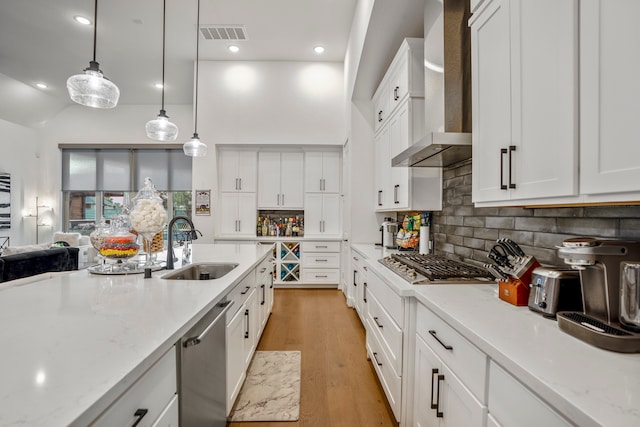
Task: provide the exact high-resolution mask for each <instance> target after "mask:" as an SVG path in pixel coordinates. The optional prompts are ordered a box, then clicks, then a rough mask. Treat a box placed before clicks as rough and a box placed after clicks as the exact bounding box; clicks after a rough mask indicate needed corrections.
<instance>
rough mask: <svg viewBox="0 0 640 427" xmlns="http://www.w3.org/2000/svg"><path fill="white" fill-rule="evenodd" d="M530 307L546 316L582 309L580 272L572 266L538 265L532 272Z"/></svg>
mask: <svg viewBox="0 0 640 427" xmlns="http://www.w3.org/2000/svg"><path fill="white" fill-rule="evenodd" d="M529 286H530V287H531V292H529V308H530V309H531V310H532V311H535V312H538V313H541V314H542V315H543V316H545V317H553V318H555V317H556V313H557V312H558V311H582V291H581V289H580V274H579V273H578V271H576V270H573V269H571V268H570V267H538V268H536V269H534V270H533V272H532V273H531V283H530V284H529Z"/></svg>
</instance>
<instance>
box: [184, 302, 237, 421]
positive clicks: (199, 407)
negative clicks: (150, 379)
mask: <svg viewBox="0 0 640 427" xmlns="http://www.w3.org/2000/svg"><path fill="white" fill-rule="evenodd" d="M232 305H233V302H232V301H224V302H221V303H219V304H217V305H216V306H215V307H214V308H212V309H211V310H210V311H209V313H207V314H206V315H205V316H204V317H203V318H202V319H201V320H200V321H199V322H198V323H197V324H196V325H195V326H193V327H192V328H191V329H190V330H189V331H188V332H187V333H186V334H185V335H184V337H182V339H181V340H180V342H179V343H178V345H180V351H179V352H178V369H179V371H180V373H179V375H178V378H179V384H178V390H179V391H178V399H179V401H178V402H179V408H180V425H181V426H189V427H200V426H207V427H225V426H226V425H227V417H226V399H227V397H226V392H227V390H226V381H227V373H226V366H227V362H226V357H225V338H226V334H225V331H226V328H225V315H226V313H227V310H229V308H231V306H232Z"/></svg>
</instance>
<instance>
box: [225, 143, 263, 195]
mask: <svg viewBox="0 0 640 427" xmlns="http://www.w3.org/2000/svg"><path fill="white" fill-rule="evenodd" d="M218 171H219V173H218V182H219V183H220V184H219V185H220V191H225V192H226V191H231V192H237V191H239V192H244V193H255V192H256V189H257V179H258V178H257V177H258V157H257V151H256V150H255V149H254V150H230V149H222V148H221V149H220V150H219V151H218Z"/></svg>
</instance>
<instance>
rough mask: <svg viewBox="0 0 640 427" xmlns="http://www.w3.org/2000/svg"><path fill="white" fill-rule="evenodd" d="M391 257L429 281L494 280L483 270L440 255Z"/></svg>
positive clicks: (395, 255) (401, 255) (398, 255)
mask: <svg viewBox="0 0 640 427" xmlns="http://www.w3.org/2000/svg"><path fill="white" fill-rule="evenodd" d="M391 257H392V258H393V259H394V260H396V261H398V262H400V263H402V264H405V265H407V266H409V267H410V268H413V269H414V270H415V271H417V272H419V273H420V274H422V275H423V276H425V277H426V278H427V279H429V280H443V279H478V278H487V279H489V280H493V276H491V274H490V273H489V272H488V271H486V270H484V269H482V268H479V267H475V266H473V265H469V264H465V263H463V262H459V261H454V260H451V259H448V258H445V257H443V256H440V255H420V254H393V255H391Z"/></svg>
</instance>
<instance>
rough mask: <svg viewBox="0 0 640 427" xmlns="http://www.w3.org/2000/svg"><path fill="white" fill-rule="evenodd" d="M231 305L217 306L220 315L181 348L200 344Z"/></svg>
mask: <svg viewBox="0 0 640 427" xmlns="http://www.w3.org/2000/svg"><path fill="white" fill-rule="evenodd" d="M232 305H233V301H225V302H221V303H220V304H218V307H223V308H224V309H223V310H222V311H221V312H220V313H218V315H217V316H216V317H215V318H214V319H213V320H212V321H211V323H209V325H208V326H207V327H206V328H205V329H204V331H202V332H200V335H198V336H197V337H193V338H187V339H186V340H185V341H184V344H183V346H184V347H191V346H194V345H198V344H200V343H201V342H202V340H203V339H204V337H205V336H206V335H207V334H208V333H209V331H210V330H211V328H213V327H214V326H215V324H216V323H218V321H219V320H220V319H221V318H222V316H224V315H225V314H227V311H228V310H229V309H230V308H231V306H232ZM134 425H135V424H134Z"/></svg>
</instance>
